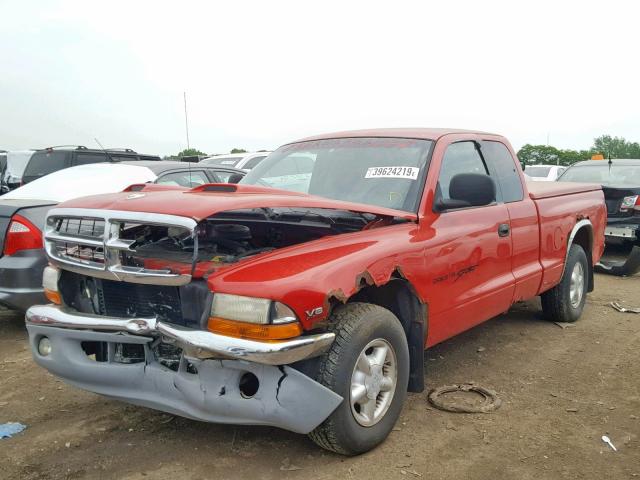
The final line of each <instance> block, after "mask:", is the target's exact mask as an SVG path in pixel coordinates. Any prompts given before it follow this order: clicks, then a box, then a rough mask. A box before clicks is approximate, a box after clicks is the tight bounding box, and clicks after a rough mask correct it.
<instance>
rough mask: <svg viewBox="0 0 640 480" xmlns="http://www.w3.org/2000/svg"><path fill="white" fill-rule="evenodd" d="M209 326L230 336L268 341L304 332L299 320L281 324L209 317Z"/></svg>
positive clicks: (214, 330)
mask: <svg viewBox="0 0 640 480" xmlns="http://www.w3.org/2000/svg"><path fill="white" fill-rule="evenodd" d="M207 328H208V329H209V331H210V332H213V333H219V334H220V335H226V336H228V337H236V338H246V339H251V340H267V341H268V340H284V339H287V338H293V337H298V336H300V334H301V333H302V327H301V326H300V324H299V323H298V322H291V323H283V324H280V325H258V324H254V323H247V322H236V321H234V320H227V319H224V318H218V317H209V322H208V325H207Z"/></svg>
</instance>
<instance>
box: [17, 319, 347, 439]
mask: <svg viewBox="0 0 640 480" xmlns="http://www.w3.org/2000/svg"><path fill="white" fill-rule="evenodd" d="M33 308H38V307H33ZM29 312H32V309H30V310H29ZM27 330H28V332H29V342H30V346H31V350H32V354H33V358H34V360H35V362H36V363H37V364H38V365H40V366H42V367H44V368H46V369H47V370H48V371H50V372H51V373H53V374H54V375H57V376H59V377H60V378H62V379H63V380H65V381H66V382H68V383H70V384H71V385H74V386H76V387H78V388H81V389H84V390H89V391H91V392H95V393H98V394H101V395H104V396H107V397H110V398H114V399H118V400H123V401H126V402H129V403H133V404H136V405H141V406H145V407H149V408H154V409H156V410H161V411H164V412H168V413H172V414H175V415H180V416H183V417H187V418H192V419H195V420H201V421H206V422H214V423H229V424H239V425H268V426H275V427H279V428H283V429H286V430H290V431H293V432H297V433H308V432H310V431H311V430H313V429H314V428H315V427H317V426H318V425H319V424H320V423H322V422H323V421H324V420H325V419H326V418H327V417H328V416H329V415H330V414H331V413H332V412H333V410H335V408H336V407H337V406H338V405H339V404H340V403H341V402H342V397H341V396H340V395H337V394H336V393H334V392H332V391H331V390H329V389H328V388H326V387H324V386H322V385H320V384H319V383H317V382H316V381H314V380H313V379H311V378H309V377H308V376H306V375H304V374H303V373H301V372H299V371H298V370H296V369H294V368H291V367H289V366H287V365H279V366H275V365H268V364H261V363H256V362H253V361H246V360H241V359H222V358H220V359H211V358H208V359H205V358H192V357H188V356H187V354H186V352H185V354H184V355H183V358H182V360H181V361H180V366H179V367H178V370H177V371H174V370H171V369H169V368H167V367H165V366H164V365H162V364H161V363H159V362H158V361H157V360H156V359H155V357H154V353H153V351H152V348H151V343H152V342H154V341H157V338H154V337H153V336H151V335H134V334H131V333H127V332H123V331H118V332H113V331H111V332H110V331H95V330H86V329H73V328H60V327H56V326H53V325H46V324H38V323H32V322H29V321H28V322H27ZM43 337H47V338H48V339H49V341H50V343H51V352H50V353H49V354H48V355H46V356H43V355H41V354H40V353H39V351H38V344H39V342H40V340H41V339H42V338H43ZM83 342H106V343H107V345H109V348H108V350H109V351H111V352H112V351H113V350H114V349H115V345H116V344H141V345H143V346H144V350H145V361H144V362H140V363H118V362H117V361H115V360H114V358H113V355H109V357H108V359H107V361H105V362H98V361H95V360H94V359H92V358H90V357H89V356H87V354H86V353H85V351H84V350H83V348H82V343H83ZM188 366H189V368H188ZM193 367H195V369H194V368H193ZM248 372H251V373H253V374H254V375H255V376H256V377H257V379H258V382H259V387H258V389H257V392H256V393H255V395H253V396H251V397H250V398H248V397H246V396H244V395H243V394H242V393H241V391H240V379H241V377H242V376H243V375H245V374H246V373H248Z"/></svg>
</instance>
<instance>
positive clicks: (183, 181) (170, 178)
mask: <svg viewBox="0 0 640 480" xmlns="http://www.w3.org/2000/svg"><path fill="white" fill-rule="evenodd" d="M156 183H157V184H159V185H174V186H176V185H177V186H180V187H187V188H192V187H197V186H198V185H204V184H205V183H210V182H209V179H208V178H207V176H206V175H205V173H204V172H203V171H202V170H191V172H189V171H188V170H184V171H181V172H172V173H167V174H166V175H163V176H161V177H160V178H158V179H157V180H156Z"/></svg>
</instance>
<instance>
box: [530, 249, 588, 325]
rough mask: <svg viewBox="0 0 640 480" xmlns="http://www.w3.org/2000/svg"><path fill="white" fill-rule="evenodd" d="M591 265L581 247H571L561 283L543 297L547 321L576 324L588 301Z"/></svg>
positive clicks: (543, 309) (543, 308)
mask: <svg viewBox="0 0 640 480" xmlns="http://www.w3.org/2000/svg"><path fill="white" fill-rule="evenodd" d="M588 281H589V265H588V262H587V255H586V254H585V253H584V250H583V249H582V247H581V246H580V245H575V244H574V245H571V247H570V248H569V255H567V263H566V264H565V266H564V274H563V275H562V279H561V280H560V283H559V284H558V285H556V286H555V287H553V288H552V289H551V290H548V291H546V292H544V293H543V294H542V296H541V300H542V312H543V314H544V317H545V318H546V319H547V320H551V321H555V322H575V321H576V320H578V318H580V315H582V310H584V304H585V302H586V299H587V289H588Z"/></svg>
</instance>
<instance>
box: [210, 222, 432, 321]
mask: <svg viewBox="0 0 640 480" xmlns="http://www.w3.org/2000/svg"><path fill="white" fill-rule="evenodd" d="M417 233H418V225H416V224H415V223H404V224H399V225H392V226H388V227H381V228H377V229H372V230H364V231H361V232H355V233H348V234H342V235H336V236H332V237H325V238H323V239H319V240H314V241H311V242H307V243H303V244H300V245H295V246H292V247H287V248H282V249H280V250H277V251H274V252H272V253H270V254H267V255H261V256H259V257H256V258H254V259H249V260H247V261H244V262H241V263H239V264H237V265H235V266H233V267H231V268H227V269H224V270H222V271H219V272H216V273H214V274H213V275H211V276H210V277H209V278H208V285H209V288H210V289H211V290H212V291H213V292H222V293H230V294H235V295H245V296H250V297H262V298H270V299H272V300H277V301H280V302H282V303H285V304H286V305H288V306H289V307H291V308H292V309H293V310H294V311H295V312H296V314H297V315H298V318H299V319H300V321H301V323H302V325H303V327H304V328H305V329H311V328H313V325H314V324H316V323H317V322H319V321H321V320H324V319H326V317H327V316H328V314H329V306H330V302H331V300H332V299H336V300H338V301H341V302H346V301H347V299H348V298H349V297H351V296H352V295H353V294H354V293H356V292H357V291H358V290H359V289H360V288H362V287H363V286H366V285H371V284H375V285H382V284H384V283H387V282H388V281H389V279H390V278H391V276H392V275H393V274H394V272H400V274H401V275H402V276H404V277H405V278H407V280H409V281H411V278H412V277H413V276H414V272H416V274H417V272H418V271H420V270H421V269H423V268H424V255H423V246H422V244H421V242H418V241H416V239H417Z"/></svg>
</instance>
